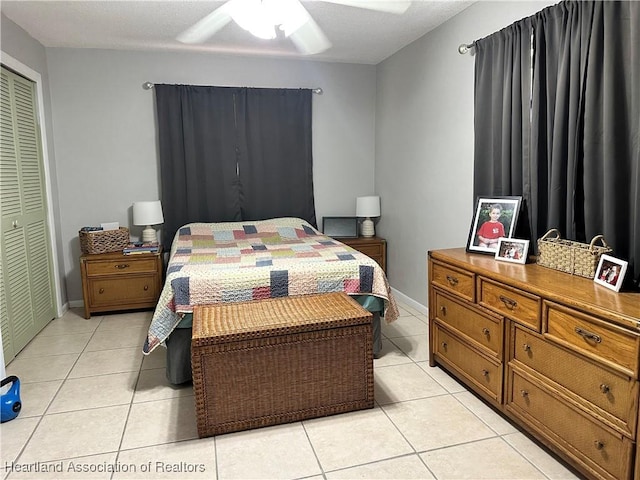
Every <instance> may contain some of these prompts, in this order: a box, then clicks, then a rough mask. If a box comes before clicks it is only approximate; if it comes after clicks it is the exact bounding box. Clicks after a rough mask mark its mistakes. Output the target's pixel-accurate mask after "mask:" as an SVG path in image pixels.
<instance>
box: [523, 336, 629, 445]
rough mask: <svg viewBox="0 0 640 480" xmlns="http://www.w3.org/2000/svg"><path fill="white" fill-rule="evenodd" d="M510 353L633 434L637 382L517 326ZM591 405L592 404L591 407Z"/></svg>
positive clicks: (620, 427) (618, 426)
mask: <svg viewBox="0 0 640 480" xmlns="http://www.w3.org/2000/svg"><path fill="white" fill-rule="evenodd" d="M514 330H515V335H514V345H513V357H514V359H515V360H516V361H517V362H520V363H521V364H523V365H526V366H527V367H529V368H531V369H532V370H534V371H536V372H538V373H540V374H541V375H544V376H545V377H546V378H548V379H549V380H551V381H553V382H555V383H557V384H559V385H560V386H561V387H560V388H565V389H567V390H569V391H570V392H572V393H574V394H575V395H577V398H575V400H576V401H577V402H579V403H583V402H582V399H584V400H586V401H587V402H589V403H591V404H592V405H593V406H595V407H597V408H596V409H594V410H596V411H597V409H598V408H599V409H602V410H604V412H606V414H609V415H606V414H605V413H604V412H602V411H600V412H597V413H598V415H600V416H603V418H606V419H607V421H609V422H610V423H611V424H612V425H613V426H615V427H617V428H619V429H620V430H621V431H623V432H624V433H625V434H627V435H628V436H630V437H633V435H635V430H636V417H637V415H636V409H637V408H638V404H637V401H636V399H637V396H638V382H637V381H635V380H633V379H631V378H629V377H628V376H624V375H620V374H616V373H614V372H613V371H611V370H610V369H608V368H604V367H603V366H601V365H598V363H596V362H595V361H593V360H588V359H586V358H585V357H583V356H581V355H577V354H574V353H572V352H570V351H568V350H566V349H564V348H562V347H558V346H557V345H554V344H553V343H551V342H545V341H544V339H543V338H541V337H540V336H539V335H536V334H534V333H531V332H530V331H528V330H526V329H523V328H521V327H519V326H517V325H516V326H515V327H514ZM591 408H593V407H591Z"/></svg>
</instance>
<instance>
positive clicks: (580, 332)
mask: <svg viewBox="0 0 640 480" xmlns="http://www.w3.org/2000/svg"><path fill="white" fill-rule="evenodd" d="M576 333H577V334H578V335H580V336H581V337H584V338H586V339H587V340H593V341H594V342H596V343H600V342H602V338H600V335H596V334H595V333H591V332H588V331H586V330H583V329H581V328H580V327H576Z"/></svg>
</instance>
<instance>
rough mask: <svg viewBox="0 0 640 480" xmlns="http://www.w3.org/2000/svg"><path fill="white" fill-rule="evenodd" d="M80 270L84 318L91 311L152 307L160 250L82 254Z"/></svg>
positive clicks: (159, 282)
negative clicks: (135, 252) (127, 253)
mask: <svg viewBox="0 0 640 480" xmlns="http://www.w3.org/2000/svg"><path fill="white" fill-rule="evenodd" d="M80 271H81V272H82V293H83V296H84V317H85V318H91V313H92V312H107V311H115V310H133V309H137V308H153V307H155V306H156V303H157V302H158V298H159V297H160V291H161V290H162V249H161V250H160V251H159V252H157V253H140V254H134V255H123V254H122V253H121V252H115V253H101V254H93V255H91V254H85V255H82V256H81V257H80Z"/></svg>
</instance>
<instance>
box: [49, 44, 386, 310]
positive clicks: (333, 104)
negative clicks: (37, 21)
mask: <svg viewBox="0 0 640 480" xmlns="http://www.w3.org/2000/svg"><path fill="white" fill-rule="evenodd" d="M47 60H48V63H49V77H50V89H51V99H52V106H53V107H52V111H53V126H54V139H55V155H56V158H57V163H58V186H59V202H60V212H61V216H60V225H61V234H62V249H63V254H64V269H65V275H66V282H67V289H68V296H69V300H70V301H71V302H72V305H74V304H78V303H79V301H80V300H81V299H82V289H81V281H80V271H79V260H78V257H79V255H80V246H79V243H78V238H77V236H78V230H79V229H80V228H81V227H83V226H85V225H96V224H99V223H100V222H105V221H117V222H120V224H121V225H123V226H129V227H130V228H131V233H132V234H133V235H139V234H140V227H134V226H133V225H132V224H131V205H132V203H133V202H134V201H137V200H154V199H158V198H159V179H158V156H157V149H156V143H157V142H156V125H155V120H154V93H153V90H144V89H143V88H142V84H143V83H144V82H146V81H150V82H153V83H178V84H193V85H227V86H229V85H234V86H249V87H288V88H300V87H302V88H315V87H321V88H322V89H323V91H324V93H323V94H322V95H314V96H313V156H314V187H315V198H316V215H317V218H318V222H320V220H321V218H322V216H323V215H349V214H354V213H355V198H356V196H358V195H366V194H371V193H372V192H373V188H374V171H373V163H374V145H375V99H376V93H375V81H376V79H375V67H374V66H370V65H350V64H332V63H321V62H301V61H291V60H269V59H256V58H242V57H227V56H212V55H207V54H184V53H180V54H178V53H148V52H122V51H111V50H88V49H58V48H54V49H47Z"/></svg>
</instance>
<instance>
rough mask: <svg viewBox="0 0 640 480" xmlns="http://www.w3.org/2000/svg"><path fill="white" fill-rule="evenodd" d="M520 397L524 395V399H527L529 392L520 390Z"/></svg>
mask: <svg viewBox="0 0 640 480" xmlns="http://www.w3.org/2000/svg"><path fill="white" fill-rule="evenodd" d="M520 395H522V396H523V397H524V398H527V397H528V396H529V392H527V391H526V390H520Z"/></svg>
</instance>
